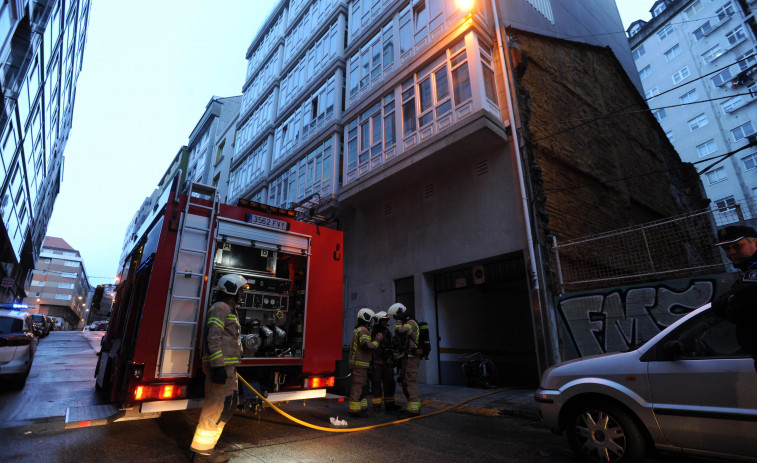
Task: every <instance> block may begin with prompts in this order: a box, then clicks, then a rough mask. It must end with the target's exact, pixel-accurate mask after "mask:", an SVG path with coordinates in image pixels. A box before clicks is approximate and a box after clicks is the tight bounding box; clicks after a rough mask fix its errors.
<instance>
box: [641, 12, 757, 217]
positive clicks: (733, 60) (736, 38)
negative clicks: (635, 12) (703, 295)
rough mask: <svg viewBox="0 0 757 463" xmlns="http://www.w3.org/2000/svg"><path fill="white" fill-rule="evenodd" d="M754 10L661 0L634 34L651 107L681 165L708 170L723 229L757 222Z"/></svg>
mask: <svg viewBox="0 0 757 463" xmlns="http://www.w3.org/2000/svg"><path fill="white" fill-rule="evenodd" d="M754 7H755V2H754V1H753V0H752V1H749V0H660V1H657V2H655V3H654V5H653V6H652V8H651V10H650V12H651V13H652V19H651V20H650V21H648V22H647V21H641V20H640V21H636V22H634V23H633V24H631V26H630V27H629V28H628V31H627V32H628V35H629V43H630V45H631V49H632V53H633V57H634V59H635V62H636V67H637V69H638V73H639V76H640V78H641V81H642V85H643V88H644V93H645V97H646V98H647V102H648V104H649V107H650V108H651V109H652V111H653V113H654V114H655V117H656V118H657V120H658V121H659V123H660V125H661V126H662V128H663V129H664V130H665V133H666V135H667V136H668V138H669V139H670V141H671V142H672V143H673V145H674V146H675V147H676V150H677V151H678V153H679V155H680V156H681V159H682V160H683V161H686V162H691V163H695V164H696V165H697V166H698V170H699V171H701V172H702V183H703V184H704V188H705V190H706V192H707V196H708V197H709V198H710V199H711V200H712V201H713V203H714V205H715V206H717V207H718V208H719V212H718V213H717V215H718V217H717V220H718V223H719V224H723V225H724V224H728V223H732V222H736V221H739V220H751V221H753V222H757V221H755V219H754V218H755V217H756V214H757V209H756V208H755V201H754V197H755V196H757V146H750V145H753V143H752V142H751V141H750V137H752V136H754V135H755V130H757V104H756V103H755V100H757V82H756V81H755V75H756V74H757V56H755V52H756V51H757V40H755V37H756V32H757V27H755V17H754V13H753V9H754ZM730 153H733V154H732V155H730V156H729V154H730ZM705 169H706V170H705Z"/></svg>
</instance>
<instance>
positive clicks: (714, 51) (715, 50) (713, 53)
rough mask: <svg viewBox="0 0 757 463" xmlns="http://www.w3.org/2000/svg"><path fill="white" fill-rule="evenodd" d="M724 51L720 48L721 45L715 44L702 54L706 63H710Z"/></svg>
mask: <svg viewBox="0 0 757 463" xmlns="http://www.w3.org/2000/svg"><path fill="white" fill-rule="evenodd" d="M724 53H725V52H724V51H723V50H722V49H721V48H720V45H715V46H714V47H712V48H710V49H709V50H707V51H706V52H704V53H703V54H702V59H704V62H705V63H708V64H709V63H712V62H713V61H715V60H716V59H718V58H719V57H721V56H722V55H723V54H724Z"/></svg>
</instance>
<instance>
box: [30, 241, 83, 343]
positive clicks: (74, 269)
mask: <svg viewBox="0 0 757 463" xmlns="http://www.w3.org/2000/svg"><path fill="white" fill-rule="evenodd" d="M89 292H90V284H89V281H88V279H87V271H86V270H85V268H84V260H83V259H82V257H81V254H80V253H79V251H77V250H75V249H74V248H72V247H71V246H70V245H69V244H68V243H67V242H66V241H65V240H64V239H62V238H56V237H52V236H48V237H47V238H45V241H44V244H43V245H42V251H41V252H40V257H39V261H38V263H37V268H36V269H34V270H33V272H32V278H31V282H30V283H29V285H28V286H27V287H26V293H27V295H28V296H27V299H26V300H25V303H26V305H28V306H29V308H30V309H36V310H35V311H36V312H38V313H43V314H47V315H49V316H51V317H53V318H56V319H57V320H58V323H57V324H58V326H60V327H61V328H62V329H64V330H72V329H80V328H81V326H80V325H83V323H84V321H85V320H87V317H88V311H89V307H88V306H87V303H88V300H89Z"/></svg>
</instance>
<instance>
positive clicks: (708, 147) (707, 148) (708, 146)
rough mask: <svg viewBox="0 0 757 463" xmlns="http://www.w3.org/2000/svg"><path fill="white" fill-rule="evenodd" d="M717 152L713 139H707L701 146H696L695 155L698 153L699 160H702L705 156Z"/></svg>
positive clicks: (716, 145)
mask: <svg viewBox="0 0 757 463" xmlns="http://www.w3.org/2000/svg"><path fill="white" fill-rule="evenodd" d="M717 150H718V144H717V143H715V140H714V139H709V140H707V141H706V142H704V143H702V144H701V145H697V153H699V157H700V158H703V157H705V156H707V155H708V154H712V153H714V152H715V151H717Z"/></svg>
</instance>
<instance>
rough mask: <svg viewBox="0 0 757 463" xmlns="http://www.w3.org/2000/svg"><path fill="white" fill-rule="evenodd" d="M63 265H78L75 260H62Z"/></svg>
mask: <svg viewBox="0 0 757 463" xmlns="http://www.w3.org/2000/svg"><path fill="white" fill-rule="evenodd" d="M63 265H65V266H66V267H78V266H79V262H77V261H75V260H64V261H63Z"/></svg>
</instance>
